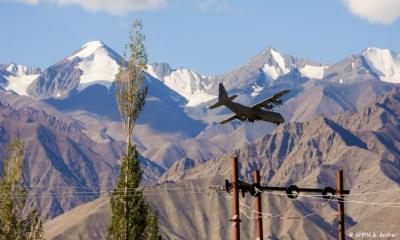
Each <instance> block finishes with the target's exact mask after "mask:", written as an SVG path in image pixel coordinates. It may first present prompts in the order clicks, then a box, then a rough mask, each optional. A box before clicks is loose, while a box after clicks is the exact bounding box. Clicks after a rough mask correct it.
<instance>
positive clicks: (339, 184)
mask: <svg viewBox="0 0 400 240" xmlns="http://www.w3.org/2000/svg"><path fill="white" fill-rule="evenodd" d="M336 195H337V199H338V223H339V224H338V225H339V232H338V234H339V236H338V239H339V240H345V228H344V224H345V222H344V202H343V171H342V170H339V171H337V172H336Z"/></svg>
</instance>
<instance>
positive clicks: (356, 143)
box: [45, 88, 400, 239]
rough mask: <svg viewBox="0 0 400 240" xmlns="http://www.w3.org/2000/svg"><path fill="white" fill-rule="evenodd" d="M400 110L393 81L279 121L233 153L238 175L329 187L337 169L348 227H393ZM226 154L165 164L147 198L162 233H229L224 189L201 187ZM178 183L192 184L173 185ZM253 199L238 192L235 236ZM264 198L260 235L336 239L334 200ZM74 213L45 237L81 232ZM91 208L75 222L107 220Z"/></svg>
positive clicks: (219, 170)
mask: <svg viewBox="0 0 400 240" xmlns="http://www.w3.org/2000/svg"><path fill="white" fill-rule="evenodd" d="M399 117H400V88H395V89H393V90H391V91H390V92H388V93H386V94H385V95H383V96H380V97H379V98H377V99H376V101H374V102H372V103H370V104H369V105H367V106H366V107H365V108H363V109H362V110H361V111H359V112H356V113H350V112H348V113H344V114H340V115H337V116H334V117H332V118H326V117H317V118H315V119H312V120H310V121H305V122H291V123H286V124H284V125H282V126H280V127H279V128H277V129H276V131H274V132H273V133H272V134H268V135H266V136H264V137H263V138H261V139H259V140H257V141H255V142H254V143H251V144H248V145H245V146H243V147H242V148H240V149H238V150H237V151H236V152H235V154H237V155H238V156H239V159H240V164H239V172H240V178H241V179H242V180H245V181H248V182H251V179H250V176H251V175H250V174H251V172H252V171H253V170H255V169H259V170H260V171H261V176H262V183H263V184H267V185H271V186H288V185H290V184H296V185H298V186H303V187H325V186H335V172H336V171H337V170H338V169H343V170H344V179H345V188H348V189H350V190H351V194H352V195H349V196H348V199H349V202H347V203H346V207H345V208H346V225H347V229H348V230H347V232H348V233H349V232H357V231H366V230H368V231H371V232H373V231H384V232H396V231H397V226H398V225H399V224H400V220H399V219H398V218H397V217H396V216H398V214H399V213H400V210H399V208H398V206H396V205H391V206H388V205H385V206H383V205H382V203H393V202H394V203H396V202H397V203H398V202H399V201H400V195H399V185H400V177H399V176H400V152H399V150H398V149H400V145H399V143H400V120H399V119H400V118H399ZM230 155H231V154H228V155H226V156H223V157H220V158H216V159H213V160H209V161H207V162H205V163H203V164H201V165H199V166H197V167H194V168H191V169H189V170H188V169H187V168H179V167H176V168H174V167H171V168H170V170H169V171H168V172H167V173H166V174H165V175H164V176H163V177H162V178H161V179H160V182H168V183H164V184H162V185H160V186H158V187H156V189H158V190H157V191H156V192H158V193H159V195H157V196H148V199H149V200H150V201H151V202H152V204H153V206H154V207H155V208H156V209H157V210H158V212H159V218H160V224H161V231H162V233H163V235H164V237H165V238H166V239H209V237H210V236H212V237H213V239H226V236H228V235H229V234H230V229H231V224H230V222H229V218H230V207H231V200H230V196H229V194H228V195H227V194H225V193H219V194H218V193H215V192H207V191H205V189H206V188H207V187H208V186H209V185H215V184H223V181H224V179H225V178H230V170H231V166H230V162H231V161H230ZM180 164H185V162H181V163H180ZM168 188H169V189H170V190H169V191H167V190H165V189H168ZM178 188H181V189H182V188H185V189H189V188H190V189H192V190H191V191H189V190H186V191H180V192H178V191H177V190H174V189H178ZM193 189H195V190H193ZM196 191H199V192H196ZM178 193H180V194H178ZM252 200H253V199H252V198H251V197H249V196H246V198H245V199H241V216H242V219H243V222H242V234H243V235H242V236H243V237H245V238H248V239H250V238H253V236H254V235H253V234H254V224H253V220H252V219H251V217H252V216H253V215H252V212H251V208H252V207H251V206H252ZM263 203H264V205H263V212H265V213H266V214H267V215H266V216H268V214H271V215H272V216H271V217H270V218H267V217H266V219H264V229H265V230H264V231H265V236H268V237H270V238H271V239H284V238H288V239H336V236H337V222H336V221H337V220H336V216H335V212H336V211H337V209H336V207H337V206H336V204H335V202H334V201H332V202H325V201H322V200H320V199H315V198H312V197H307V196H306V195H300V197H299V198H298V199H296V200H289V199H287V198H286V197H284V196H280V195H271V194H267V193H265V194H263ZM93 204H94V205H96V208H97V209H100V210H99V211H95V213H93V214H95V215H96V216H103V217H105V216H107V215H105V214H107V212H109V208H108V207H107V201H105V200H96V202H93ZM249 208H250V209H249ZM78 212H79V207H78V208H77V209H74V210H73V211H72V212H71V215H70V216H68V215H62V216H59V217H57V218H55V219H54V220H52V221H50V222H48V223H46V225H45V229H46V233H47V234H49V235H47V236H48V237H49V238H51V239H52V238H55V239H69V237H68V235H67V234H65V233H66V232H74V234H75V236H84V235H80V234H87V231H86V230H84V229H82V228H81V227H80V226H81V224H71V223H70V222H71V221H70V220H69V219H70V217H71V216H74V214H77V213H78ZM309 214H311V215H309ZM91 215H92V214H88V215H85V217H84V219H83V220H82V221H83V222H82V224H85V226H92V224H93V226H100V225H99V224H103V225H106V223H107V221H108V220H104V219H99V220H98V221H95V220H93V218H92V217H91ZM246 215H247V216H248V217H249V218H250V219H247V218H246ZM383 215H384V216H383ZM108 216H109V215H108ZM305 216H307V217H305ZM377 216H379V217H378V218H377ZM64 223H69V224H67V225H64V226H65V227H64V228H63V229H62V230H60V231H52V230H51V226H55V225H63V224H64ZM89 228H90V229H93V228H91V227H89ZM104 231H105V230H104V229H103V230H100V229H98V231H96V232H92V233H90V234H96V236H104V235H103V234H104ZM85 236H87V235H85ZM90 236H93V235H90Z"/></svg>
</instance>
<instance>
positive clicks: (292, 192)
mask: <svg viewBox="0 0 400 240" xmlns="http://www.w3.org/2000/svg"><path fill="white" fill-rule="evenodd" d="M238 174H239V173H238V158H237V157H232V183H230V182H229V180H228V179H225V185H218V186H210V188H212V189H215V190H223V191H226V192H228V193H231V194H232V219H231V220H230V221H231V222H232V223H233V239H234V240H240V229H239V224H240V218H239V190H240V191H241V192H242V195H243V197H244V196H245V194H246V193H249V194H250V195H251V196H253V197H256V202H255V204H256V232H257V233H256V236H257V237H256V239H257V240H263V228H262V209H261V196H260V192H263V191H269V192H271V191H278V192H286V196H287V197H288V198H290V199H295V198H297V197H298V195H299V193H300V192H309V193H321V195H322V199H325V200H329V199H332V198H335V196H336V199H337V200H338V222H339V236H338V239H339V240H345V222H344V197H343V195H344V194H350V190H345V189H344V188H343V171H342V170H340V171H337V173H336V189H333V188H332V187H325V188H302V187H297V186H296V185H290V186H288V187H273V186H261V184H260V172H259V171H258V170H257V171H255V172H254V173H253V178H254V183H253V184H248V183H246V182H243V181H239V177H238Z"/></svg>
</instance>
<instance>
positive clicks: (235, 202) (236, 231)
mask: <svg viewBox="0 0 400 240" xmlns="http://www.w3.org/2000/svg"><path fill="white" fill-rule="evenodd" d="M238 186H239V177H238V157H237V156H234V157H232V219H231V222H232V223H233V239H234V240H240V228H239V224H240V218H239V189H238Z"/></svg>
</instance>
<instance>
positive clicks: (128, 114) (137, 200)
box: [107, 21, 160, 240]
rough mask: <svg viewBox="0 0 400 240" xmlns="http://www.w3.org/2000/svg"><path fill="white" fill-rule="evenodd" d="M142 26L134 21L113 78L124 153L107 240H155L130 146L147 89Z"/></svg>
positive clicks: (137, 164) (154, 222)
mask: <svg viewBox="0 0 400 240" xmlns="http://www.w3.org/2000/svg"><path fill="white" fill-rule="evenodd" d="M142 29H143V24H142V22H141V21H135V23H134V24H133V27H132V30H131V32H130V39H129V44H128V45H127V47H126V51H125V54H124V59H125V60H126V64H122V65H121V66H120V69H119V72H118V74H117V75H116V99H117V103H118V108H119V112H120V116H121V121H122V123H123V126H124V130H125V135H126V143H127V146H126V152H125V154H124V156H123V158H122V164H121V169H120V175H119V179H118V183H117V187H116V189H115V190H114V191H113V193H112V194H111V197H110V205H111V209H112V220H111V225H110V226H109V229H108V235H107V238H108V239H110V240H111V239H113V240H114V239H116V240H122V239H125V240H131V239H143V240H147V239H148V240H153V239H159V238H160V237H159V234H158V222H157V216H156V214H155V213H154V212H153V210H152V209H151V206H150V205H149V204H148V203H147V202H146V200H145V198H144V196H143V191H142V190H141V189H140V186H139V185H140V181H141V178H142V173H141V169H140V162H139V159H138V152H137V149H136V146H135V145H134V144H133V143H132V136H133V129H134V126H135V123H136V120H137V118H138V116H139V113H140V112H141V110H142V109H143V106H144V104H145V98H146V95H147V87H145V86H144V85H143V82H144V71H145V70H146V67H147V53H146V49H145V46H144V39H145V36H144V34H143V33H142Z"/></svg>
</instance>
